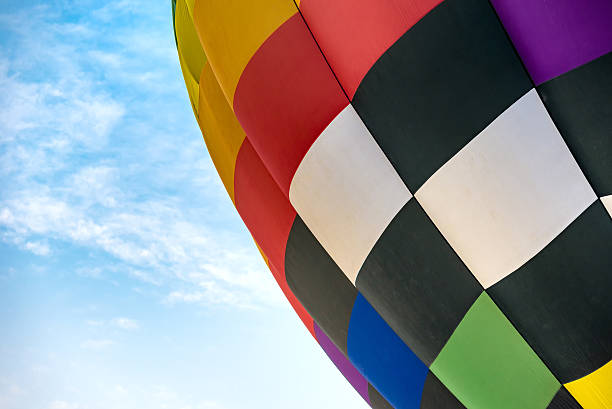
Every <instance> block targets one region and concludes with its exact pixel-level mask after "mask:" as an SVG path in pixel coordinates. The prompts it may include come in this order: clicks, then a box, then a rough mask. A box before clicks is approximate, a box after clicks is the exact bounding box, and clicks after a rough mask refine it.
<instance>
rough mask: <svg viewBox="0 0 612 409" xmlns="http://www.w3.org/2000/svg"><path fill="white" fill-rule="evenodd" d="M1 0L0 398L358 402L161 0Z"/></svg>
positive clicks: (80, 408)
mask: <svg viewBox="0 0 612 409" xmlns="http://www.w3.org/2000/svg"><path fill="white" fill-rule="evenodd" d="M3 3H4V4H3V6H2V10H1V11H0V90H1V92H0V179H1V180H0V329H1V331H2V336H1V337H0V408H2V409H90V408H91V409H96V408H101V409H102V408H104V409H127V408H131V409H143V408H147V409H156V408H172V409H258V408H265V409H275V408H291V409H293V408H296V409H300V408H365V407H366V405H365V403H363V402H362V401H361V398H359V396H358V394H357V393H356V392H355V391H353V390H352V388H351V387H350V386H349V385H348V384H347V383H346V381H345V380H344V378H343V377H342V376H341V375H340V374H339V373H338V372H337V370H336V369H335V367H334V366H333V364H331V362H329V361H328V360H327V358H326V357H325V355H324V353H323V352H322V351H321V350H320V349H319V347H318V346H317V344H316V343H315V341H314V340H313V339H312V338H311V337H310V335H309V334H308V332H307V331H306V329H305V328H304V327H303V326H302V324H301V323H300V321H299V320H298V318H297V317H296V316H295V314H294V313H293V311H292V310H291V308H290V307H289V306H288V304H287V303H286V302H285V300H284V298H283V296H282V294H281V292H280V290H279V289H278V288H277V287H276V284H275V283H274V281H273V279H272V277H271V274H270V273H269V272H268V271H267V269H266V267H265V264H264V263H263V261H262V260H261V259H260V256H259V253H258V252H257V250H256V248H255V246H254V245H253V243H252V241H251V239H250V236H249V235H248V233H247V231H246V229H245V228H244V226H243V225H242V222H241V221H240V219H239V217H238V215H237V214H236V212H235V211H234V209H233V207H232V205H231V202H230V200H229V198H228V197H227V195H226V193H225V191H224V190H223V187H222V185H221V183H220V181H219V180H218V177H217V175H216V172H215V170H214V168H213V166H212V163H211V161H210V159H209V157H208V154H207V153H206V150H205V147H204V143H203V140H202V137H201V135H200V132H199V129H198V128H197V125H196V122H195V119H194V117H193V113H192V111H191V108H190V105H189V100H188V97H187V93H186V91H185V88H184V84H183V82H182V78H181V74H180V69H179V67H178V58H177V55H176V50H175V46H174V38H173V35H172V22H171V9H170V2H169V0H167V1H166V0H148V1H141V0H116V1H93V0H79V1H73V0H56V1H46V2H42V1H32V0H24V1H21V2H3Z"/></svg>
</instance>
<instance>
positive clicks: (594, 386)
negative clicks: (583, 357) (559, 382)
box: [565, 361, 612, 409]
mask: <svg viewBox="0 0 612 409" xmlns="http://www.w3.org/2000/svg"><path fill="white" fill-rule="evenodd" d="M565 387H566V388H567V390H568V391H570V393H571V394H572V395H574V398H576V400H577V401H578V403H580V405H582V407H583V408H584V409H612V361H610V362H608V363H607V364H605V365H604V366H602V367H601V368H599V369H598V370H596V371H595V372H593V373H590V374H589V375H587V376H584V377H582V378H580V379H577V380H575V381H573V382H570V383H566V384H565Z"/></svg>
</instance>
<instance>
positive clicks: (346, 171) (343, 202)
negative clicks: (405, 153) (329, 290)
mask: <svg viewBox="0 0 612 409" xmlns="http://www.w3.org/2000/svg"><path fill="white" fill-rule="evenodd" d="M411 197H412V195H411V193H410V192H409V191H408V188H407V187H406V186H405V185H404V183H403V182H402V180H401V179H400V177H399V175H398V174H397V173H396V172H395V169H393V167H392V166H391V163H389V160H388V159H387V157H386V156H385V155H384V153H383V152H382V150H381V149H380V147H379V146H378V144H377V143H376V141H375V140H374V138H373V137H372V135H370V133H369V132H368V130H367V128H366V127H365V126H364V124H363V122H362V121H361V119H360V118H359V116H358V115H357V113H356V112H355V110H354V108H353V107H352V105H349V106H347V107H346V108H345V109H344V110H343V111H342V112H340V114H338V116H337V117H336V118H334V120H333V121H332V122H331V123H330V124H329V126H328V127H327V128H326V129H325V130H324V131H323V132H322V133H321V135H320V136H319V137H318V138H317V140H316V141H315V142H314V144H313V145H312V147H311V148H310V150H309V151H308V153H307V154H306V156H305V157H304V159H303V160H302V163H300V166H299V167H298V169H297V172H296V173H295V176H294V177H293V180H292V182H291V187H290V189H289V200H290V201H291V203H292V204H293V206H294V207H295V209H296V210H297V212H298V214H299V215H300V217H301V218H302V219H303V220H304V223H306V225H307V226H308V228H309V229H310V230H311V231H312V233H313V234H314V235H315V236H316V237H317V239H318V240H319V242H320V243H321V245H322V246H323V247H324V248H325V249H326V250H327V252H328V253H329V254H330V256H331V257H332V258H333V259H334V261H335V262H336V264H338V266H339V267H340V268H341V269H342V271H343V272H344V274H346V276H347V277H348V278H349V279H350V280H351V281H352V282H353V284H354V283H355V280H356V279H357V274H358V273H359V269H360V268H361V265H362V264H363V262H364V261H365V258H366V257H367V255H368V253H369V252H370V250H371V249H372V247H373V246H374V244H375V243H376V241H377V240H378V238H379V237H380V235H381V234H382V233H383V231H384V230H385V228H386V227H387V225H388V224H389V222H391V220H392V219H393V217H394V216H395V215H396V214H397V212H398V211H399V210H400V209H401V208H402V207H403V206H404V204H406V202H408V200H410V198H411Z"/></svg>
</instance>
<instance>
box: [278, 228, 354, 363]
mask: <svg viewBox="0 0 612 409" xmlns="http://www.w3.org/2000/svg"><path fill="white" fill-rule="evenodd" d="M285 276H286V279H287V284H288V285H289V288H291V291H293V293H294V294H295V296H296V297H297V299H298V300H300V302H301V303H302V305H303V306H304V308H306V310H307V311H308V313H309V314H310V315H311V316H312V318H314V320H315V321H316V322H317V324H318V325H319V327H320V328H321V329H322V330H323V331H324V332H325V334H327V336H328V337H329V338H330V339H331V340H332V341H333V342H334V344H336V346H337V347H338V348H339V349H340V350H341V351H342V352H343V353H344V355H345V356H347V348H346V342H347V337H348V326H349V322H350V319H351V311H352V310H353V304H354V303H355V299H356V298H357V289H356V288H355V286H353V284H352V283H351V282H350V281H349V280H348V278H346V276H345V275H344V273H342V270H340V268H339V267H338V266H337V265H336V263H335V262H334V261H333V260H332V259H331V257H330V256H329V255H328V254H327V252H326V251H325V249H324V248H323V247H322V246H321V244H320V243H319V242H318V241H317V239H316V238H315V236H313V234H312V233H311V232H310V230H308V227H306V225H305V224H304V222H303V221H302V219H301V218H300V217H299V216H297V217H296V218H295V221H294V222H293V226H292V227H291V232H290V233H289V240H288V241H287V250H286V252H285Z"/></svg>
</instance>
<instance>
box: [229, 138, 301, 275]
mask: <svg viewBox="0 0 612 409" xmlns="http://www.w3.org/2000/svg"><path fill="white" fill-rule="evenodd" d="M234 190H235V198H236V209H237V210H238V213H239V214H240V216H241V217H242V220H243V221H244V224H245V225H246V226H247V228H248V229H249V231H250V232H251V234H252V235H253V238H254V239H255V241H256V242H257V244H259V246H260V247H261V250H262V251H263V252H264V254H265V255H266V256H267V257H268V260H269V261H270V263H272V264H274V265H275V266H284V265H285V247H286V246H287V239H288V238H289V232H290V230H291V226H292V225H293V220H294V219H295V215H296V213H295V210H294V209H293V207H292V206H291V204H290V203H289V201H288V200H287V198H286V197H285V196H284V195H283V193H282V192H281V191H280V189H279V188H278V185H277V184H276V182H275V181H274V179H272V177H271V176H270V173H269V172H268V170H267V169H266V167H265V166H264V164H263V163H262V161H261V159H260V158H259V156H258V155H257V152H255V150H254V149H253V146H252V145H251V143H250V142H249V141H248V140H247V139H245V140H244V142H243V143H242V146H241V147H240V151H239V152H238V157H237V158H236V170H235V176H234ZM284 279H285V277H284V274H283V280H284Z"/></svg>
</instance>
